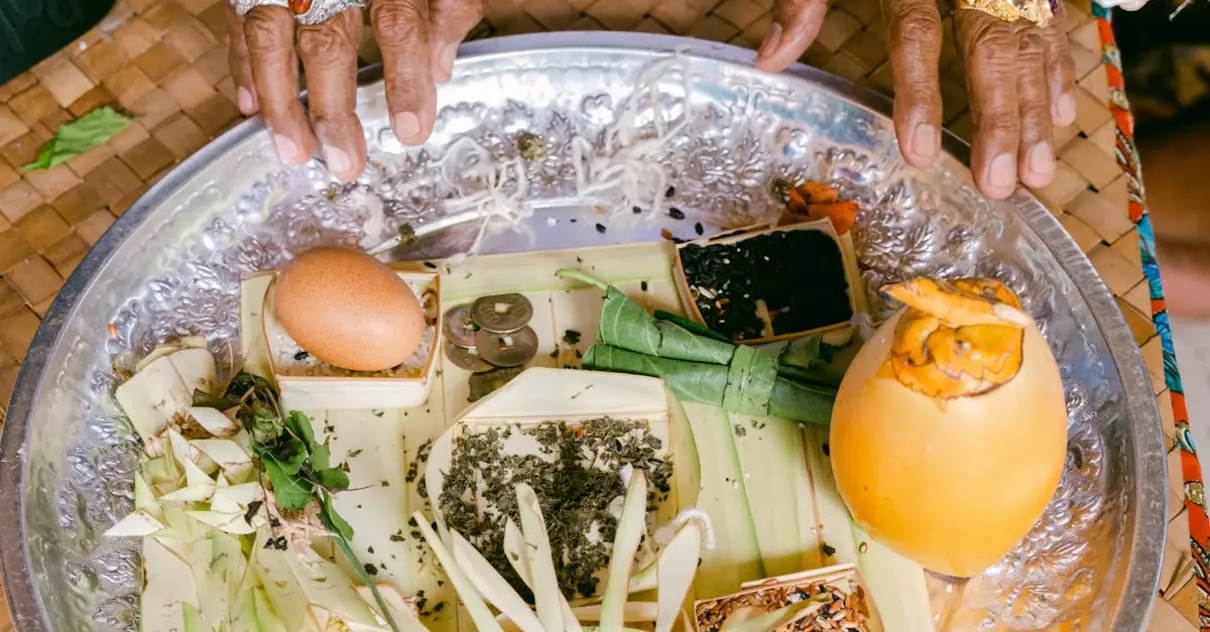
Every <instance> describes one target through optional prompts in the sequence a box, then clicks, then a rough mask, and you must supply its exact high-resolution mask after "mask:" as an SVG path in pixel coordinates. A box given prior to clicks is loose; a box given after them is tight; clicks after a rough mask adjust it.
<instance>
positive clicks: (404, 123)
mask: <svg viewBox="0 0 1210 632" xmlns="http://www.w3.org/2000/svg"><path fill="white" fill-rule="evenodd" d="M391 122H392V123H393V127H394V128H395V135H396V136H398V137H399V140H402V141H404V142H407V141H410V140H417V138H416V137H417V136H420V117H419V116H416V115H415V114H413V113H411V112H400V113H399V114H396V115H395V117H394V118H393V119H391Z"/></svg>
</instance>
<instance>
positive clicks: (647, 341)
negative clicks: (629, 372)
mask: <svg viewBox="0 0 1210 632" xmlns="http://www.w3.org/2000/svg"><path fill="white" fill-rule="evenodd" d="M555 274H556V275H558V276H560V277H562V278H566V279H573V280H576V281H580V282H581V283H586V284H588V285H594V286H596V287H599V288H601V289H603V290H605V305H604V307H602V308H601V327H600V328H599V329H598V330H597V342H600V343H603V344H607V345H609V346H612V347H618V348H620V349H627V350H629V351H634V352H636V353H643V354H646V355H653V356H661V357H665V358H675V359H677V360H691V361H693V362H711V363H714V364H728V363H729V362H731V354H732V353H734V352H735V345H733V344H731V343H730V342H726V341H723V340H717V339H714V338H711V337H708V336H699V335H696V334H694V333H693V332H691V331H689V330H687V329H685V328H683V327H680V326H678V325H677V324H676V323H675V322H672V321H668V320H656V319H655V318H654V317H653V316H652V315H651V314H649V313H647V310H646V309H643V307H642V306H641V305H639V304H638V303H635V302H634V301H632V300H630V297H628V296H626V295H625V294H623V293H622V291H621V290H619V289H617V288H616V287H613V286H612V285H608V284H606V283H604V282H603V281H600V280H598V279H596V278H593V277H592V276H590V275H588V274H585V273H583V272H581V271H579V270H569V269H566V268H564V269H561V270H558V271H557V272H555Z"/></svg>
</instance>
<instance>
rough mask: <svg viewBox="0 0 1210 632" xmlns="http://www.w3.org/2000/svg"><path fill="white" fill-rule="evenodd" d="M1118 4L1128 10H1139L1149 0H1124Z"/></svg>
mask: <svg viewBox="0 0 1210 632" xmlns="http://www.w3.org/2000/svg"><path fill="white" fill-rule="evenodd" d="M1118 6H1119V7H1120V8H1122V9H1125V10H1127V11H1138V10H1139V9H1142V8H1143V7H1145V6H1147V0H1132V1H1131V2H1123V3H1122V4H1120V5H1118Z"/></svg>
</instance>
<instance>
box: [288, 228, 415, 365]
mask: <svg viewBox="0 0 1210 632" xmlns="http://www.w3.org/2000/svg"><path fill="white" fill-rule="evenodd" d="M273 313H274V316H276V317H277V321H278V322H279V323H281V326H282V328H283V329H285V330H286V333H287V334H289V335H290V337H291V338H293V339H294V341H295V342H297V343H298V345H299V346H300V347H302V348H303V349H305V350H306V351H307V352H308V353H310V354H311V355H313V356H315V358H316V359H318V360H320V361H321V362H326V363H328V364H331V365H333V366H337V367H340V368H343V369H349V370H353V371H382V370H386V369H390V368H393V367H396V366H399V365H400V364H403V362H404V361H405V360H407V359H408V358H409V357H411V355H412V354H413V353H416V349H417V348H418V347H419V346H420V340H421V337H422V336H423V334H424V327H425V322H424V311H423V309H422V308H421V307H420V301H419V300H417V298H416V294H415V293H413V292H412V289H411V288H410V287H408V284H407V283H406V282H405V281H404V280H403V279H401V278H399V275H398V274H396V273H395V271H394V270H391V268H389V267H387V266H386V264H384V263H382V262H381V261H379V260H377V259H375V258H374V257H371V256H370V255H368V254H366V253H364V252H361V251H359V250H351V249H348V248H336V247H321V248H315V249H312V250H308V251H306V252H304V253H302V254H301V255H298V256H297V257H295V258H294V260H293V261H291V262H290V263H288V264H286V266H285V267H283V268H282V269H281V271H280V272H279V273H278V275H277V282H276V285H275V287H274V290H273Z"/></svg>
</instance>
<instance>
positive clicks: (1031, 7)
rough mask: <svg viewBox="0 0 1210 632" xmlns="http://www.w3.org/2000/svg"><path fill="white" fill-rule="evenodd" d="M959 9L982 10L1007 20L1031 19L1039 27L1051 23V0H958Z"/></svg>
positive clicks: (1052, 14)
mask: <svg viewBox="0 0 1210 632" xmlns="http://www.w3.org/2000/svg"><path fill="white" fill-rule="evenodd" d="M958 8H959V9H973V10H975V11H982V12H983V13H986V14H988V15H990V16H992V17H995V18H998V19H1000V20H1004V21H1005V22H1016V21H1017V20H1021V19H1024V20H1029V21H1030V22H1033V23H1034V24H1036V25H1038V26H1039V27H1045V26H1046V25H1048V24H1050V20H1051V18H1053V17H1054V13H1053V12H1052V11H1051V10H1050V0H958Z"/></svg>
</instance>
